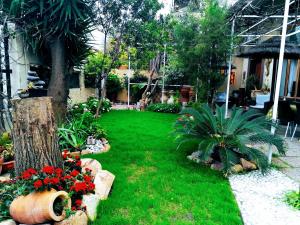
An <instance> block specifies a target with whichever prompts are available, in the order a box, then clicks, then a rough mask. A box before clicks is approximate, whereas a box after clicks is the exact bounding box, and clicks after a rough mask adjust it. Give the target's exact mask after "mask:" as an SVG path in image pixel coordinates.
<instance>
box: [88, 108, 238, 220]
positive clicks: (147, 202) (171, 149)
mask: <svg viewBox="0 0 300 225" xmlns="http://www.w3.org/2000/svg"><path fill="white" fill-rule="evenodd" d="M176 117H177V115H173V114H162V113H153V112H136V111H112V112H110V113H107V114H105V115H103V117H102V118H101V119H100V123H101V124H102V126H103V127H104V128H105V129H106V130H107V132H108V135H109V141H110V143H111V146H112V148H111V150H110V151H109V152H108V153H105V154H100V155H93V156H92V157H93V158H96V159H97V160H99V161H100V162H101V164H102V167H103V168H104V169H107V170H109V171H110V172H112V173H114V174H115V175H116V180H115V182H114V186H113V189H112V192H111V195H110V196H109V198H108V200H106V201H101V202H100V204H99V206H98V218H97V220H96V221H94V223H92V224H95V225H96V224H101V225H105V224H118V225H120V224H133V225H135V224H197V225H201V224H203V225H213V224H222V225H223V224H225V225H233V224H234V225H235V224H242V220H241V217H240V213H239V209H238V207H237V204H236V202H235V199H234V197H233V194H232V191H231V188H230V185H229V183H228V180H227V179H225V178H224V177H223V176H222V174H221V173H218V172H215V171H212V170H210V169H208V168H206V167H204V166H200V165H198V164H195V163H192V162H190V161H188V160H187V159H186V155H187V153H188V152H189V151H191V150H192V149H195V146H193V144H190V145H189V146H186V148H185V149H180V150H176V143H174V141H173V139H174V138H173V137H172V134H171V131H172V125H173V123H174V121H175V119H176Z"/></svg>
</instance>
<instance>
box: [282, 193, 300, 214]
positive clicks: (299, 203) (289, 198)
mask: <svg viewBox="0 0 300 225" xmlns="http://www.w3.org/2000/svg"><path fill="white" fill-rule="evenodd" d="M284 201H285V202H286V203H287V204H288V205H290V206H292V207H294V208H295V209H298V210H300V194H299V192H298V191H290V192H288V193H286V195H285V198H284Z"/></svg>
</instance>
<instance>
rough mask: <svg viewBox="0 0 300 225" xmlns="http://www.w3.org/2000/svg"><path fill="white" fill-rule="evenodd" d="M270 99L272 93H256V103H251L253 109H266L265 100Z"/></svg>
mask: <svg viewBox="0 0 300 225" xmlns="http://www.w3.org/2000/svg"><path fill="white" fill-rule="evenodd" d="M268 101H270V94H267V95H263V94H257V95H256V105H250V107H251V108H253V109H264V108H265V102H268Z"/></svg>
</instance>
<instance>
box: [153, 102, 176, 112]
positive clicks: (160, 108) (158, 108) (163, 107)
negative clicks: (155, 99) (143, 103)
mask: <svg viewBox="0 0 300 225" xmlns="http://www.w3.org/2000/svg"><path fill="white" fill-rule="evenodd" d="M147 110H148V111H152V112H163V113H179V112H180V110H181V106H180V104H166V103H157V104H151V105H149V106H148V107H147Z"/></svg>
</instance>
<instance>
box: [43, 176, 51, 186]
mask: <svg viewBox="0 0 300 225" xmlns="http://www.w3.org/2000/svg"><path fill="white" fill-rule="evenodd" d="M50 182H51V179H50V178H49V177H46V178H45V179H44V184H45V185H47V184H49V183H50Z"/></svg>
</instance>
